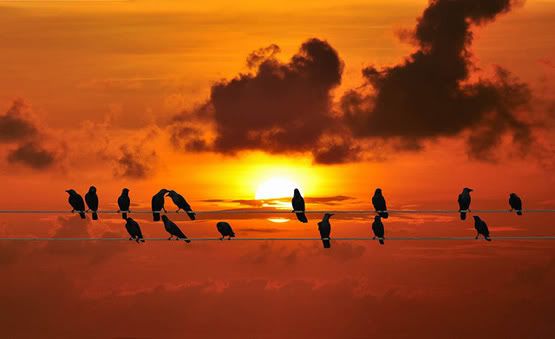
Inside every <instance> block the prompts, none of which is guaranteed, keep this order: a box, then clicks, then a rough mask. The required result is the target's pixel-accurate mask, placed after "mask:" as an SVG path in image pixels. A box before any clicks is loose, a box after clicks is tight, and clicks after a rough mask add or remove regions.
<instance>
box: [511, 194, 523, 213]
mask: <svg viewBox="0 0 555 339" xmlns="http://www.w3.org/2000/svg"><path fill="white" fill-rule="evenodd" d="M509 205H511V212H512V211H516V214H517V215H522V200H521V199H520V197H519V196H518V195H516V193H511V194H510V196H509Z"/></svg>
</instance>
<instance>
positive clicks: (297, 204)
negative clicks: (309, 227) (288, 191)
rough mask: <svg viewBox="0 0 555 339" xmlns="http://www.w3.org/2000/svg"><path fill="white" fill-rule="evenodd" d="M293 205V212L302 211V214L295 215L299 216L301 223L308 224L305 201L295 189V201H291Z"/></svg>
mask: <svg viewBox="0 0 555 339" xmlns="http://www.w3.org/2000/svg"><path fill="white" fill-rule="evenodd" d="M291 204H292V205H293V212H297V211H302V212H297V213H295V215H296V216H297V219H298V220H299V221H300V222H308V219H307V218H306V215H305V214H304V211H305V207H304V199H303V197H302V195H301V192H300V191H299V189H298V188H295V190H294V191H293V199H291Z"/></svg>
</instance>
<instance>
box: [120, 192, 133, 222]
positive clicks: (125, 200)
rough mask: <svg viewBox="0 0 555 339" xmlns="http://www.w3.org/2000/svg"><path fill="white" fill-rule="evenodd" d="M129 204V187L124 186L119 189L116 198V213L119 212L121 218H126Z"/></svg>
mask: <svg viewBox="0 0 555 339" xmlns="http://www.w3.org/2000/svg"><path fill="white" fill-rule="evenodd" d="M130 205H131V200H130V199H129V189H127V188H124V189H122V190H121V195H120V196H119V198H118V208H119V210H118V213H119V212H121V218H122V219H127V213H126V212H129V206H130Z"/></svg>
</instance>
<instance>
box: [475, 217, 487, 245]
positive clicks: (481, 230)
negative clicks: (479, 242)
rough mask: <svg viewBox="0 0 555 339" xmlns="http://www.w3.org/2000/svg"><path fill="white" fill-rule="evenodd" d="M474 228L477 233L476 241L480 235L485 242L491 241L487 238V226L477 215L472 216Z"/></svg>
mask: <svg viewBox="0 0 555 339" xmlns="http://www.w3.org/2000/svg"><path fill="white" fill-rule="evenodd" d="M474 228H475V229H476V232H477V233H476V239H478V237H479V236H480V234H481V235H483V236H484V239H486V240H487V241H491V239H490V237H489V230H488V225H487V224H486V222H485V221H483V220H482V219H480V217H479V216H477V215H475V216H474Z"/></svg>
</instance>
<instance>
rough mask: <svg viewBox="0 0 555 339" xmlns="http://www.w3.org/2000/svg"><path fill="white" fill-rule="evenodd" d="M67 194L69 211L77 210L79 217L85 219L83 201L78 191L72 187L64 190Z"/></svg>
mask: <svg viewBox="0 0 555 339" xmlns="http://www.w3.org/2000/svg"><path fill="white" fill-rule="evenodd" d="M66 192H67V193H68V194H69V198H68V199H67V201H68V202H69V204H70V205H71V208H72V210H71V213H75V211H77V212H79V215H80V216H81V219H86V218H87V217H86V216H85V202H84V201H83V197H82V196H80V195H79V193H77V192H75V190H73V189H69V190H66Z"/></svg>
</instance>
